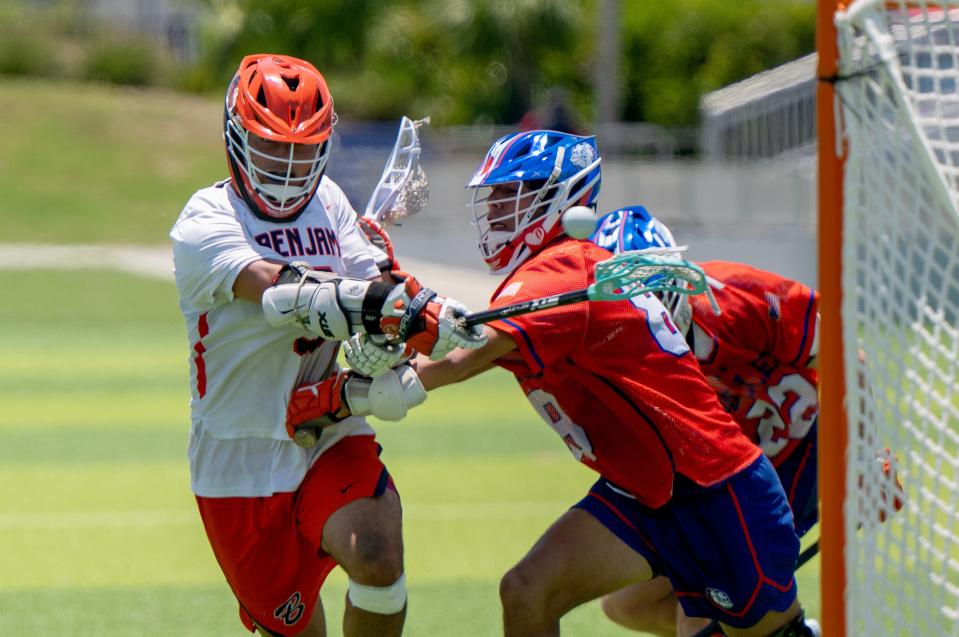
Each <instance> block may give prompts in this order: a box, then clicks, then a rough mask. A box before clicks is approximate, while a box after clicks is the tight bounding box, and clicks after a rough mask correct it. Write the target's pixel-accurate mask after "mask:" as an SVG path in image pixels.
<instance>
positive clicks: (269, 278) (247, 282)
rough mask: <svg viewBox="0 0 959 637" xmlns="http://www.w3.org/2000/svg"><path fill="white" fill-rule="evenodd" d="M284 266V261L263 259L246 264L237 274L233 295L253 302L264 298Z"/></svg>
mask: <svg viewBox="0 0 959 637" xmlns="http://www.w3.org/2000/svg"><path fill="white" fill-rule="evenodd" d="M282 268H283V263H281V262H279V261H272V260H266V259H261V260H259V261H254V262H253V263H251V264H250V265H248V266H246V267H245V268H243V269H242V270H241V271H240V274H239V275H237V277H236V281H234V282H233V296H235V297H236V298H238V299H244V300H246V301H251V302H253V303H259V302H260V301H261V300H262V299H263V293H264V292H265V291H266V290H267V289H268V288H270V287H272V286H273V282H274V280H275V279H276V275H277V274H278V273H279V272H280V270H281V269H282Z"/></svg>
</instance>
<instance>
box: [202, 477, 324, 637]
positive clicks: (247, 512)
mask: <svg viewBox="0 0 959 637" xmlns="http://www.w3.org/2000/svg"><path fill="white" fill-rule="evenodd" d="M295 499H296V494H295V493H275V494H273V495H272V496H269V497H257V498H252V497H251V498H204V497H197V505H198V508H199V510H200V517H201V518H202V519H203V526H204V528H205V530H206V533H207V537H208V538H209V540H210V545H211V547H212V548H213V552H214V554H215V556H216V559H217V562H218V563H219V565H220V568H221V569H222V571H223V574H224V576H225V577H226V580H227V582H228V583H229V585H230V588H231V589H232V590H233V593H234V595H235V596H236V599H237V601H238V603H239V606H240V621H241V622H242V623H243V625H244V626H245V627H246V628H247V629H248V630H250V631H253V630H254V629H257V628H259V631H260V633H261V634H264V635H282V636H284V637H288V636H291V635H302V636H303V637H324V636H325V634H326V633H325V630H324V623H323V611H322V608H321V607H320V605H319V592H320V587H321V586H322V584H323V581H324V580H325V579H326V576H327V575H328V574H329V572H330V571H331V570H332V569H333V568H334V567H335V566H336V564H335V562H334V561H333V560H332V558H330V557H328V556H318V555H317V552H316V547H315V544H312V543H310V542H307V541H306V540H305V538H304V537H303V535H302V534H301V533H300V531H299V529H298V528H297V523H296V515H295V513H294V511H295Z"/></svg>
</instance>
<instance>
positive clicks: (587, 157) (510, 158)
mask: <svg viewBox="0 0 959 637" xmlns="http://www.w3.org/2000/svg"><path fill="white" fill-rule="evenodd" d="M599 164H600V157H599V151H598V150H597V149H596V138H595V137H592V136H589V137H583V136H580V135H571V134H569V133H560V132H557V131H551V130H535V131H526V132H522V133H513V134H511V135H506V136H505V137H502V138H501V139H499V140H498V141H497V142H496V143H495V144H493V146H492V147H491V148H490V149H489V151H488V152H487V153H486V157H485V158H484V159H483V162H482V163H481V164H480V165H479V167H478V168H477V169H476V172H475V173H473V177H472V179H470V181H469V183H468V184H467V185H466V187H467V188H468V189H470V190H472V191H473V193H472V197H471V199H470V208H471V210H472V212H473V219H474V222H475V224H476V228H477V231H478V232H479V242H478V243H479V249H480V253H481V254H482V256H483V259H484V260H485V261H486V264H487V265H488V266H489V268H490V270H491V271H492V272H494V273H502V274H505V273H508V272H511V271H512V270H513V269H514V268H515V267H516V266H517V265H519V264H520V263H522V262H523V261H525V260H526V259H527V258H529V257H530V256H531V255H533V254H535V253H536V252H538V251H539V250H540V249H542V248H543V247H544V246H546V245H547V244H549V243H550V242H551V241H553V240H554V239H555V238H557V237H558V236H560V235H561V234H562V233H563V226H562V224H561V223H560V218H561V216H562V214H563V212H564V211H565V210H566V209H567V208H570V207H572V206H591V207H594V208H595V206H596V199H597V197H598V195H599V187H600V181H601V172H600V167H599Z"/></svg>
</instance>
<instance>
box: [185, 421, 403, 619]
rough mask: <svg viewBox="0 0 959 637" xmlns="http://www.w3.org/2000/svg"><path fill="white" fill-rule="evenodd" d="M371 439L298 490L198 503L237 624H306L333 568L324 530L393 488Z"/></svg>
mask: <svg viewBox="0 0 959 637" xmlns="http://www.w3.org/2000/svg"><path fill="white" fill-rule="evenodd" d="M379 451H380V446H379V445H378V444H377V443H376V441H375V439H374V437H373V436H348V437H346V438H344V439H343V440H341V441H340V442H338V443H336V444H335V445H333V446H332V447H330V448H329V449H327V450H326V451H325V452H323V454H322V455H321V456H320V457H319V459H317V461H316V462H315V463H314V464H313V466H312V467H311V468H310V470H309V471H308V472H307V474H306V477H304V478H303V483H302V484H301V485H300V488H299V489H297V490H296V491H294V492H292V493H274V494H273V495H271V496H269V497H256V498H204V497H200V496H197V498H196V500H197V505H198V506H199V508H200V517H201V518H202V519H203V526H204V528H205V529H206V534H207V537H208V538H209V540H210V545H211V546H212V547H213V554H214V555H215V556H216V559H217V562H219V564H220V568H221V569H223V574H224V575H225V576H226V580H227V582H228V583H229V584H230V587H231V588H232V589H233V594H234V595H236V598H237V601H239V603H240V620H241V621H242V622H243V624H244V625H245V626H246V627H247V628H248V629H249V630H250V631H251V632H253V630H254V626H253V622H256V623H257V624H258V625H260V626H262V627H264V628H266V629H267V630H269V631H271V632H273V633H276V634H278V635H288V634H297V633H299V632H301V631H303V630H304V629H305V628H306V627H307V626H308V625H309V623H310V618H311V617H312V616H313V611H314V609H315V607H316V602H317V600H318V599H319V594H320V587H321V586H322V585H323V582H324V580H326V576H327V575H329V573H330V571H332V570H333V567H334V566H336V562H334V561H333V558H332V557H330V556H329V555H327V554H326V553H325V552H324V551H323V549H322V548H321V542H322V537H323V526H324V525H325V524H326V521H327V519H329V517H330V516H331V515H332V514H333V513H334V512H335V511H337V510H339V509H341V508H343V507H344V506H346V505H347V504H349V503H350V502H352V501H354V500H359V499H360V498H367V497H371V496H379V495H382V494H383V493H384V491H385V490H386V489H387V487H389V488H394V489H395V487H394V486H393V481H392V479H391V478H390V475H389V473H387V471H386V467H385V466H384V465H383V463H382V462H381V461H380V458H379Z"/></svg>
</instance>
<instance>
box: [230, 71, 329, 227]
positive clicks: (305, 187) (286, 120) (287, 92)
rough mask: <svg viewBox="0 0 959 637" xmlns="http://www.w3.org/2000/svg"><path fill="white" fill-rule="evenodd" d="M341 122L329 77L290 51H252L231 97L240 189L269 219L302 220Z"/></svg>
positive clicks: (235, 178)
mask: <svg viewBox="0 0 959 637" xmlns="http://www.w3.org/2000/svg"><path fill="white" fill-rule="evenodd" d="M335 123H336V114H335V113H334V111H333V98H332V97H331V96H330V91H329V89H328V88H327V86H326V80H325V79H323V76H322V75H321V74H320V72H319V71H317V70H316V68H314V66H313V65H312V64H310V63H309V62H306V61H304V60H300V59H297V58H294V57H290V56H288V55H271V54H260V55H248V56H246V57H245V58H243V60H242V61H241V62H240V67H239V69H237V72H236V74H235V75H234V76H233V80H232V81H231V82H230V86H229V88H228V89H227V92H226V98H225V100H224V116H223V139H224V142H225V144H226V155H227V163H228V164H229V167H230V176H231V178H232V179H231V183H232V186H233V189H234V190H235V191H236V192H237V194H239V195H240V196H241V197H242V198H243V200H244V201H245V202H246V204H247V205H248V206H249V207H250V210H251V211H252V212H253V213H254V214H256V215H257V216H258V217H260V218H262V219H265V220H267V221H286V220H290V219H292V218H294V217H296V216H297V215H298V214H300V212H302V210H303V209H304V208H305V207H306V205H307V204H308V203H309V202H310V199H312V198H313V194H314V193H315V192H316V189H317V187H318V186H319V184H320V179H322V177H323V172H324V171H325V170H326V163H327V160H328V159H329V156H330V135H331V134H332V133H333V125H334V124H335Z"/></svg>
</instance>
